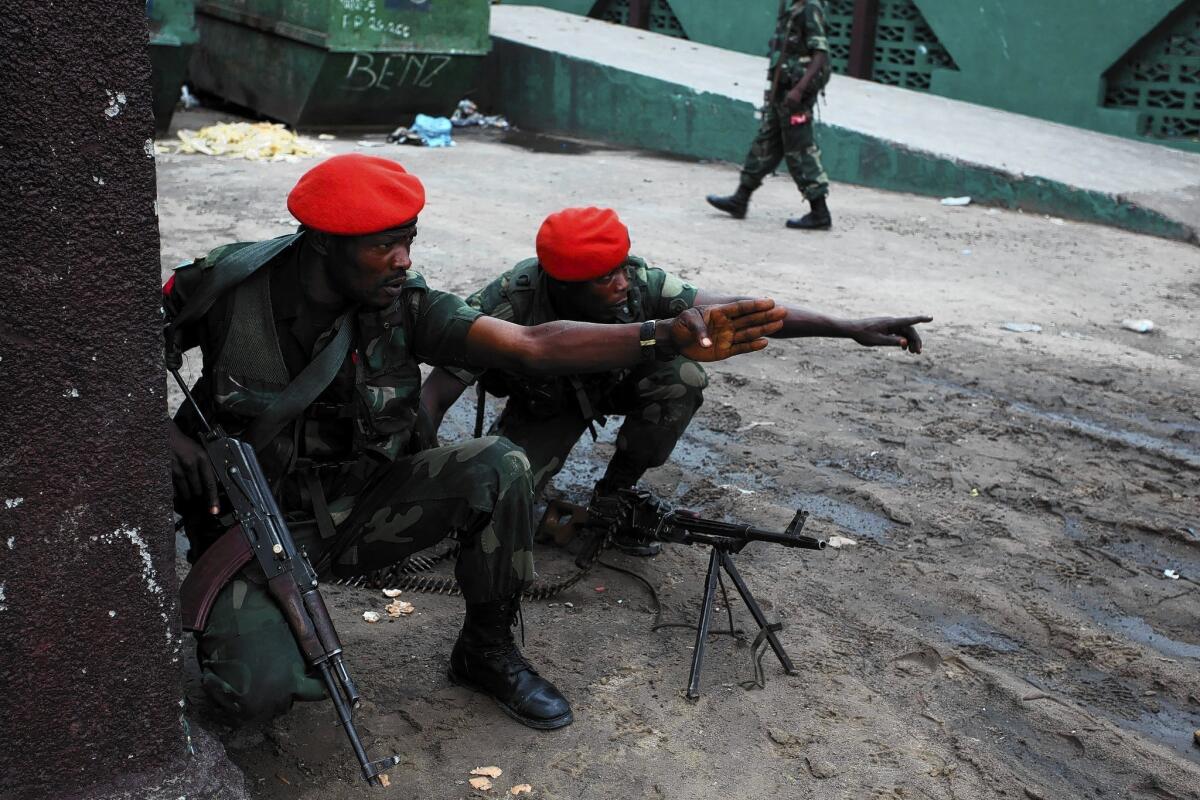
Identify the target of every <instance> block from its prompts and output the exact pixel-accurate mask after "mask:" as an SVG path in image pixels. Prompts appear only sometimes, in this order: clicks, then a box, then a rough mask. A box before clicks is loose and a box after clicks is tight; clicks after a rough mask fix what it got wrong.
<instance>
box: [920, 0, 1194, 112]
mask: <svg viewBox="0 0 1200 800" xmlns="http://www.w3.org/2000/svg"><path fill="white" fill-rule="evenodd" d="M916 3H917V5H918V7H920V9H921V11H922V12H923V13H924V15H925V18H926V20H928V21H929V24H930V26H931V27H932V28H933V30H934V31H936V32H937V35H938V38H940V39H941V40H942V44H944V45H945V46H946V49H947V50H949V51H950V53H951V54H952V55H953V56H954V60H955V61H956V62H957V63H958V67H959V71H958V72H952V71H949V70H940V71H938V72H936V73H934V77H933V86H932V91H933V92H934V93H935V94H940V95H944V96H946V97H953V98H955V99H958V100H967V101H969V102H972V103H981V104H983V105H989V106H994V107H996V108H1001V109H1004V110H1006V111H1015V112H1018V113H1021V114H1028V115H1029V116H1033V117H1041V118H1042V119H1048V120H1051V121H1053V122H1061V123H1064V124H1067V125H1077V126H1079V127H1083V128H1090V129H1092V130H1098V131H1101V132H1103V133H1111V134H1114V135H1118V136H1136V134H1137V130H1136V127H1135V125H1136V121H1137V117H1136V114H1134V113H1131V112H1128V111H1124V110H1117V109H1105V108H1104V107H1103V106H1102V102H1103V97H1104V73H1105V72H1106V71H1107V70H1108V69H1109V67H1111V66H1112V65H1113V64H1114V63H1116V62H1117V61H1118V60H1120V58H1121V57H1122V56H1123V55H1124V54H1125V53H1126V52H1127V51H1128V50H1129V49H1130V48H1131V47H1133V46H1134V45H1135V44H1137V42H1138V41H1139V40H1140V39H1141V38H1142V37H1143V36H1145V35H1146V34H1147V33H1149V32H1150V30H1151V29H1153V28H1154V27H1155V26H1156V25H1158V23H1160V22H1162V20H1163V19H1164V18H1165V17H1166V16H1167V15H1168V14H1170V13H1171V12H1172V11H1174V10H1175V9H1176V8H1178V7H1180V6H1182V5H1184V4H1185V3H1186V4H1191V5H1195V0H1138V2H1136V3H1130V2H1128V0H1055V2H1054V3H1046V2H1045V0H990V1H989V2H978V3H971V4H970V5H969V7H967V6H965V5H964V4H963V3H962V2H960V1H959V0H916Z"/></svg>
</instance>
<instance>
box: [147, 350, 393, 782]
mask: <svg viewBox="0 0 1200 800" xmlns="http://www.w3.org/2000/svg"><path fill="white" fill-rule="evenodd" d="M171 374H172V375H174V376H175V380H176V381H177V382H178V383H179V387H180V388H181V389H183V394H184V397H186V398H187V401H188V402H189V403H191V405H192V408H193V410H195V412H196V415H197V417H198V418H199V421H200V425H201V427H202V429H203V433H202V436H201V444H202V445H203V446H204V450H205V452H206V453H208V457H209V460H210V461H212V466H213V470H214V472H215V473H216V475H217V480H218V481H220V484H221V487H222V488H223V489H224V490H225V494H226V495H227V496H228V497H229V501H230V503H232V505H233V510H234V514H235V516H236V517H237V520H238V525H237V526H235V527H233V528H231V529H230V530H229V531H228V532H227V533H225V534H224V535H223V536H222V537H221V538H220V539H218V540H217V541H216V542H215V543H213V545H212V546H211V547H209V548H208V550H206V551H205V553H204V555H202V556H201V557H200V560H199V561H197V562H196V564H195V565H194V566H193V568H192V573H190V574H189V575H188V578H189V579H190V578H192V576H193V575H195V576H196V580H194V581H193V580H187V581H185V582H184V585H183V587H181V591H180V605H181V607H182V610H183V626H184V628H186V629H187V630H204V626H205V623H206V621H207V618H208V611H209V609H210V608H211V606H212V602H213V600H214V599H215V598H216V594H217V592H219V591H220V590H221V587H222V586H224V585H225V582H226V581H227V580H228V579H229V578H230V577H232V576H233V575H234V574H235V573H236V572H237V571H238V570H240V569H241V568H242V567H243V566H245V565H246V564H247V563H249V561H250V560H251V559H252V558H253V559H256V560H257V562H258V565H259V567H261V568H262V571H263V574H264V575H265V576H266V578H267V591H268V592H269V593H270V594H271V597H273V598H274V599H275V602H276V603H278V604H279V610H280V611H281V612H282V613H283V616H284V618H285V619H286V620H287V622H288V626H289V627H290V628H291V629H292V635H293V636H295V638H296V645H297V646H298V647H299V648H300V652H301V654H302V655H303V656H304V660H305V661H306V662H307V663H308V665H309V666H310V667H312V668H313V669H315V670H316V671H317V672H318V673H319V674H320V675H321V679H322V680H323V681H324V682H325V689H326V691H327V692H328V693H329V698H330V699H331V700H332V701H333V707H334V709H336V711H337V716H338V721H339V722H340V723H341V725H342V727H343V728H345V730H346V736H347V737H348V738H349V739H350V747H351V748H353V749H354V755H355V756H356V757H357V758H358V763H359V765H360V766H361V767H362V774H363V778H364V779H366V781H367V783H369V784H371V785H373V786H386V785H387V776H386V775H384V772H385V771H386V770H387V769H389V768H390V767H393V766H395V765H396V764H399V763H400V756H398V755H392V756H388V757H387V758H383V759H380V760H378V761H371V760H369V759H368V758H367V753H366V750H364V749H363V744H362V740H361V739H360V738H359V736H358V730H357V729H356V728H355V727H354V709H355V708H357V707H358V706H359V704H360V703H361V702H362V697H361V695H360V694H359V691H358V687H357V686H355V684H354V681H353V680H352V679H351V678H350V674H349V672H348V671H347V670H346V665H345V663H344V662H343V660H342V643H341V640H340V639H339V638H338V634H337V630H336V629H335V628H334V626H333V620H332V619H330V618H329V611H328V610H327V609H326V608H325V600H324V598H322V597H321V592H320V590H319V588H318V586H317V574H316V572H315V571H314V570H313V568H312V565H311V564H310V563H309V562H308V557H307V555H306V554H305V553H304V552H303V551H300V550H297V549H296V543H295V542H294V541H293V540H292V534H291V531H290V530H289V529H288V526H287V523H286V522H285V521H284V518H283V514H282V513H281V512H280V510H279V506H278V504H277V503H276V502H275V497H274V496H273V495H272V493H271V486H270V484H269V483H268V482H267V479H266V476H265V475H263V471H262V468H261V467H260V466H259V463H258V458H257V456H255V454H254V448H253V447H251V446H250V445H249V444H247V443H245V442H242V441H240V440H238V439H235V438H233V437H232V436H227V435H225V432H224V431H223V430H221V428H220V427H213V426H210V425H209V423H208V420H206V419H205V418H204V414H203V412H202V411H201V410H200V406H199V405H198V404H197V403H196V400H195V398H193V397H192V394H191V392H190V391H188V387H187V384H186V383H185V382H184V380H183V378H182V377H181V376H180V374H179V371H178V369H175V368H172V369H171Z"/></svg>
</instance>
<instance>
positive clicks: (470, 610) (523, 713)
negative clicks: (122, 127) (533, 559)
mask: <svg viewBox="0 0 1200 800" xmlns="http://www.w3.org/2000/svg"><path fill="white" fill-rule="evenodd" d="M519 612H520V601H519V600H518V599H517V598H513V599H512V600H508V601H502V602H496V603H468V604H467V618H466V620H465V621H464V622H463V628H462V633H460V634H459V635H458V641H457V642H455V643H454V650H453V651H452V652H451V653H450V670H449V677H450V680H451V681H452V682H454V683H456V684H458V685H459V686H465V687H466V688H468V689H474V690H475V691H477V692H482V693H483V694H486V695H488V696H489V697H491V698H492V699H493V700H495V701H496V702H497V703H498V704H499V705H500V708H501V709H503V710H504V713H505V714H508V715H509V716H510V717H512V718H513V719H515V720H516V721H517V722H520V723H521V724H523V725H528V726H529V727H530V728H537V729H539V730H544V731H548V730H553V729H555V728H561V727H563V726H565V725H570V724H571V722H573V721H574V719H575V717H574V716H572V714H571V706H570V704H569V703H568V702H567V698H565V697H563V696H562V693H560V692H559V691H558V689H556V688H554V684H552V683H550V681H548V680H546V679H545V678H543V677H542V676H541V675H538V673H537V670H535V669H534V668H533V667H532V666H530V665H529V662H528V661H526V660H525V656H523V655H521V651H520V649H518V647H517V643H516V642H515V641H514V640H513V634H512V627H513V623H514V622H515V620H516V618H517V614H518V613H519Z"/></svg>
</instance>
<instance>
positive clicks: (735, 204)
mask: <svg viewBox="0 0 1200 800" xmlns="http://www.w3.org/2000/svg"><path fill="white" fill-rule="evenodd" d="M750 194H751V190H750V189H747V188H746V187H745V186H742V185H741V184H738V188H737V191H736V192H734V193H733V194H731V195H729V196H727V197H723V196H721V195H719V194H710V195H709V196H708V197H706V198H705V199H706V200H708V204H709V205H710V206H712V207H713V208H717V209H720V210H721V211H724V212H725V213H726V214H728V215H730V216H731V217H733V218H734V219H744V218H745V216H746V209H747V208H749V206H750Z"/></svg>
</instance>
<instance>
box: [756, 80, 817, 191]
mask: <svg viewBox="0 0 1200 800" xmlns="http://www.w3.org/2000/svg"><path fill="white" fill-rule="evenodd" d="M793 113H796V114H801V115H804V116H805V117H806V118H807V121H806V122H804V123H803V124H800V125H792V124H791V118H792V116H793ZM813 128H814V121H813V109H812V107H808V108H805V109H804V110H802V111H799V112H792V111H790V110H789V109H788V107H787V106H785V105H784V104H783V103H768V104H766V105H765V106H763V110H762V124H761V125H760V126H759V128H758V135H757V136H756V137H754V143H753V144H751V145H750V153H749V154H748V155H747V156H746V163H745V164H744V165H743V166H742V177H741V185H742V186H744V187H745V188H747V189H749V190H750V191H754V190H755V189H757V188H758V187H759V186H761V185H762V182H763V178H765V177H767V176H768V175H770V174H771V173H773V172H774V171H775V168H776V167H778V166H779V162H780V161H784V160H786V161H787V168H788V172H790V173H791V175H792V180H794V181H795V182H796V186H797V187H799V189H800V192H801V193H802V194H803V195H804V197H805V199H808V200H816V199H818V198H821V197H825V196H826V195H828V194H829V177H828V176H827V175H826V174H825V168H824V167H823V166H821V148H819V147H817V140H816V134H815V132H814V130H813Z"/></svg>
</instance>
